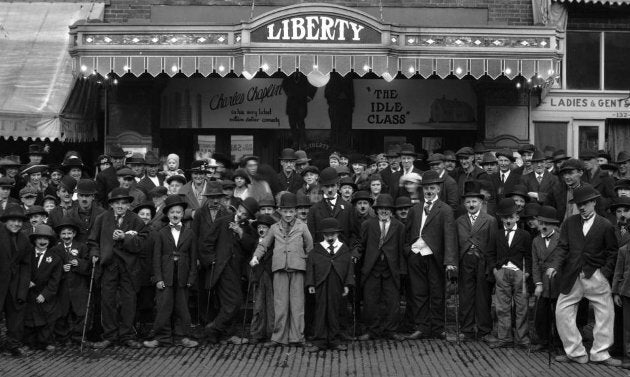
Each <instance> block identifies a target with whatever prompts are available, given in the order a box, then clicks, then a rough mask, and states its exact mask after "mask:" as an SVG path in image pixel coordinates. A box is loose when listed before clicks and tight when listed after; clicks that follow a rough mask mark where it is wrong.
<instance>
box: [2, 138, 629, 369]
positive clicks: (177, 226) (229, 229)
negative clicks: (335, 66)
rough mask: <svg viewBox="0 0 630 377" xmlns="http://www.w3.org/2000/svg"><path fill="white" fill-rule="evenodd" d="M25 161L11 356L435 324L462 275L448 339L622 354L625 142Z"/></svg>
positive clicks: (405, 336) (14, 247)
mask: <svg viewBox="0 0 630 377" xmlns="http://www.w3.org/2000/svg"><path fill="white" fill-rule="evenodd" d="M28 159H29V161H28V162H27V163H26V164H22V163H21V162H20V161H19V159H15V158H13V159H12V158H3V159H0V173H1V174H2V176H1V177H0V221H1V222H2V226H0V312H1V313H3V317H4V321H5V324H6V328H7V334H6V342H5V344H4V349H5V350H6V352H7V353H10V354H12V355H15V356H22V355H27V354H29V353H30V352H31V350H32V349H38V348H39V349H46V350H49V351H51V350H54V349H55V347H59V346H67V345H71V344H81V345H83V344H84V342H85V339H86V333H87V338H88V339H90V340H91V342H90V344H91V346H92V347H94V348H96V349H102V348H106V347H110V346H112V345H115V344H121V345H124V346H127V347H130V348H140V347H150V348H154V347H160V346H166V345H177V346H182V347H197V346H198V345H199V342H207V343H210V344H213V343H217V342H220V341H222V340H225V339H228V340H229V341H232V342H237V343H241V344H242V343H245V342H249V343H257V342H261V343H263V345H264V346H265V347H275V346H278V345H305V346H307V347H308V349H309V351H312V352H317V351H319V350H322V349H327V348H332V349H337V350H345V349H346V347H347V346H346V342H347V341H349V340H353V341H354V340H357V341H365V340H369V339H378V338H388V339H394V340H398V341H404V340H414V339H428V338H434V339H446V338H447V333H446V326H445V325H446V324H445V322H446V320H447V318H448V316H446V315H445V312H446V310H447V308H446V303H445V291H446V289H447V286H449V285H453V284H456V285H457V287H458V293H459V294H458V306H457V310H458V313H457V314H458V315H457V316H456V317H457V319H458V320H457V326H458V328H457V335H456V337H457V339H456V340H457V341H482V342H485V343H487V344H488V345H489V347H491V348H499V347H514V348H523V349H528V350H530V351H532V352H540V351H544V350H547V351H552V350H557V349H556V346H559V345H561V347H559V348H560V349H561V350H562V352H558V354H557V355H556V361H558V362H575V363H580V364H583V363H587V362H591V363H600V364H605V365H609V366H621V367H624V368H630V282H629V281H628V280H626V276H628V275H629V274H630V255H628V253H630V251H629V246H628V241H629V240H630V234H628V224H627V221H628V218H630V153H628V152H625V151H623V152H620V153H619V154H618V156H617V158H616V159H614V160H613V159H612V158H611V156H610V155H608V154H607V153H606V152H605V151H582V152H581V153H580V155H579V156H575V157H573V158H571V157H570V156H567V154H566V153H565V151H563V150H556V149H555V148H553V147H545V148H544V149H543V150H539V149H537V148H536V147H535V146H533V145H525V146H523V147H521V148H519V149H518V150H516V151H513V150H509V149H500V150H489V149H487V148H484V147H483V146H482V145H475V147H474V148H471V147H463V148H461V149H459V150H457V151H434V153H431V154H430V155H428V154H427V153H424V152H423V153H417V152H416V150H415V148H414V146H413V145H412V144H403V145H401V146H399V147H398V148H397V149H396V150H392V151H388V152H387V153H382V154H378V155H374V156H363V155H359V154H347V153H343V152H331V153H330V155H329V158H328V163H327V164H324V165H325V166H315V165H312V164H311V163H312V161H311V159H309V158H308V156H307V154H306V153H305V152H304V151H294V150H293V149H290V148H287V149H284V150H283V151H282V152H281V153H280V157H279V164H278V167H279V170H280V171H279V172H276V171H275V170H274V166H272V165H275V162H270V163H271V164H269V163H265V162H263V161H260V159H259V158H258V157H256V156H244V157H243V158H241V159H240V161H238V162H233V161H231V159H230V158H227V157H226V156H223V155H221V154H214V155H213V156H212V158H210V159H208V160H199V161H194V162H193V163H192V164H191V166H190V167H189V168H188V169H186V170H183V169H180V166H179V156H177V155H174V154H170V155H168V156H166V157H165V158H164V159H160V158H159V156H157V155H155V154H154V153H152V152H148V153H146V155H140V154H133V155H131V156H126V155H125V152H124V151H123V150H122V149H121V148H120V147H116V146H114V147H112V148H111V149H110V151H109V154H107V155H102V156H99V158H98V160H97V167H96V174H95V175H94V177H93V178H91V177H89V174H90V173H91V172H92V171H93V169H92V167H88V166H86V165H84V163H83V161H82V158H81V156H80V155H79V154H78V153H76V152H72V151H69V152H68V153H67V154H66V156H65V158H64V159H63V161H61V163H59V164H55V163H54V161H46V151H45V150H44V149H43V147H42V146H40V145H32V146H30V147H29V151H28ZM268 162H269V161H268ZM530 297H534V299H533V300H532V301H535V308H534V314H533V315H534V321H533V322H534V327H535V328H534V329H530V328H529V324H530V320H529V318H528V316H529V315H530V314H529V310H528V309H529V302H530ZM401 300H402V301H405V302H406V304H405V305H404V308H405V310H404V313H401V305H400V302H401ZM493 301H494V305H492V304H493ZM249 302H252V303H253V310H252V312H253V313H252V314H253V316H252V318H251V322H250V323H249V325H248V326H245V322H246V318H247V316H246V314H247V312H246V311H245V310H243V308H244V307H246V306H247V304H248V303H249ZM493 306H494V309H495V311H496V315H495V316H494V317H495V318H493V315H492V307H493ZM590 309H592V313H594V319H593V320H594V326H593V330H592V344H590V350H589V351H588V352H587V350H586V348H585V346H584V344H583V343H584V342H583V338H582V337H583V335H584V334H585V328H587V327H588V326H586V325H587V323H588V322H589V317H590V313H591V310H590ZM243 313H245V315H244V314H243ZM495 321H496V323H495ZM193 323H194V324H196V325H199V326H194V325H192V324H193ZM246 327H247V329H248V333H245V328H246ZM495 327H496V331H494V329H495ZM589 337H590V336H589ZM589 343H590V341H589ZM611 353H613V354H615V353H616V355H618V356H621V359H620V358H613V357H612V356H611Z"/></svg>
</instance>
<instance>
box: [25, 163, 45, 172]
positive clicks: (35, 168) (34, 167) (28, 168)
mask: <svg viewBox="0 0 630 377" xmlns="http://www.w3.org/2000/svg"><path fill="white" fill-rule="evenodd" d="M46 170H48V165H41V164H27V165H25V166H24V167H23V168H22V171H21V172H20V174H35V173H43V172H45V171H46Z"/></svg>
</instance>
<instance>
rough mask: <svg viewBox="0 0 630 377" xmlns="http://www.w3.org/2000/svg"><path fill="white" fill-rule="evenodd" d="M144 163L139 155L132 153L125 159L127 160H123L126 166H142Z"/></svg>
mask: <svg viewBox="0 0 630 377" xmlns="http://www.w3.org/2000/svg"><path fill="white" fill-rule="evenodd" d="M145 163H146V160H145V159H144V157H143V156H142V154H140V153H134V154H132V155H131V156H130V157H127V159H126V160H125V164H127V165H131V164H133V165H144V164H145Z"/></svg>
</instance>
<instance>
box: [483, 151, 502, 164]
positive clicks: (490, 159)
mask: <svg viewBox="0 0 630 377" xmlns="http://www.w3.org/2000/svg"><path fill="white" fill-rule="evenodd" d="M497 161H498V160H497V157H496V156H495V155H494V154H493V153H492V152H486V153H484V154H483V157H482V158H481V165H493V164H496V163H498V162H497Z"/></svg>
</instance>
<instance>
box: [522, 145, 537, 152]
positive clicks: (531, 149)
mask: <svg viewBox="0 0 630 377" xmlns="http://www.w3.org/2000/svg"><path fill="white" fill-rule="evenodd" d="M535 150H536V146H535V145H533V144H525V145H523V146H522V147H520V148H519V149H518V153H519V154H523V153H527V152H529V153H534V151H535Z"/></svg>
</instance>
